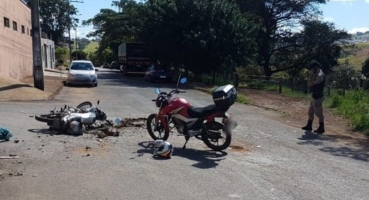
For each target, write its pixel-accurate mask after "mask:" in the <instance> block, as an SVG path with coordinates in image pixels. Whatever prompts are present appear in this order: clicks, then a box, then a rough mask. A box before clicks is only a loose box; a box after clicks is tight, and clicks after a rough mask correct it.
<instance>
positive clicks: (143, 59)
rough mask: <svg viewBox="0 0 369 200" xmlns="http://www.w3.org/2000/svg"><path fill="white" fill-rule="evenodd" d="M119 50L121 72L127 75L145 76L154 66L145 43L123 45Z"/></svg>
mask: <svg viewBox="0 0 369 200" xmlns="http://www.w3.org/2000/svg"><path fill="white" fill-rule="evenodd" d="M118 48H119V49H118V62H119V65H120V70H121V71H122V72H123V73H124V74H125V75H133V74H136V75H144V74H145V71H146V70H147V67H148V66H150V65H151V64H152V60H151V59H150V57H149V55H148V52H147V50H146V48H145V45H144V44H143V43H122V44H121V45H119V47H118Z"/></svg>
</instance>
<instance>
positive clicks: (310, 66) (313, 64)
mask: <svg viewBox="0 0 369 200" xmlns="http://www.w3.org/2000/svg"><path fill="white" fill-rule="evenodd" d="M315 67H320V64H319V63H318V62H317V61H312V62H311V63H310V64H309V69H313V68H315Z"/></svg>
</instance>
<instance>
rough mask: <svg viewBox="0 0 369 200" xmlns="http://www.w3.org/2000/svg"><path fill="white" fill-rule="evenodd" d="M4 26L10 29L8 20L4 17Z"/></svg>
mask: <svg viewBox="0 0 369 200" xmlns="http://www.w3.org/2000/svg"><path fill="white" fill-rule="evenodd" d="M4 26H5V27H8V28H10V21H9V18H6V17H4Z"/></svg>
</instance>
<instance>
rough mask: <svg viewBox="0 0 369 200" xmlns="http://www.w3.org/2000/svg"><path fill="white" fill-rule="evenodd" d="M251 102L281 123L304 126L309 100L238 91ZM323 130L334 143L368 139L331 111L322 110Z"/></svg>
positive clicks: (250, 90)
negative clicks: (278, 114) (279, 115)
mask: <svg viewBox="0 0 369 200" xmlns="http://www.w3.org/2000/svg"><path fill="white" fill-rule="evenodd" d="M239 91H240V92H241V93H243V94H245V95H246V96H247V97H248V98H250V100H251V101H252V105H255V106H258V107H262V108H265V109H271V110H274V111H277V112H279V113H280V114H281V117H278V118H274V119H275V120H278V121H280V122H282V123H285V124H288V125H291V126H294V127H296V128H300V127H302V126H304V125H305V124H306V121H307V112H308V108H309V100H308V99H309V98H307V99H301V98H291V97H286V96H283V95H281V94H278V93H277V92H271V91H262V90H254V89H240V90H239ZM324 115H325V126H326V127H325V128H326V133H325V134H324V135H326V136H327V137H331V138H334V139H335V141H345V142H351V143H353V144H360V145H362V144H364V142H363V141H366V140H368V138H367V137H366V136H365V135H363V134H361V133H358V132H355V131H353V130H352V127H351V126H350V121H349V120H348V119H345V118H343V117H340V116H337V115H334V114H333V112H332V110H330V109H329V108H324ZM317 126H318V120H315V121H314V128H317Z"/></svg>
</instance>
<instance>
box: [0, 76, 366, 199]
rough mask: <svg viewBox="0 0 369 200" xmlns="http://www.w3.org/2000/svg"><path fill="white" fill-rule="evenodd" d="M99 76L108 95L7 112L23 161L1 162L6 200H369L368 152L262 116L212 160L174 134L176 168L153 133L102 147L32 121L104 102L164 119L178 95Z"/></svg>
mask: <svg viewBox="0 0 369 200" xmlns="http://www.w3.org/2000/svg"><path fill="white" fill-rule="evenodd" d="M98 76H99V86H98V87H96V88H85V87H65V88H64V89H63V90H62V91H61V94H60V95H59V96H57V99H56V100H53V101H44V102H9V103H5V102H1V103H0V111H1V115H0V126H3V127H8V128H9V129H10V130H11V132H12V133H13V134H14V137H13V138H12V141H10V142H4V143H0V155H9V154H17V155H18V156H19V159H16V160H15V159H14V160H0V173H1V175H0V177H1V178H0V199H6V200H11V199H17V200H18V199H37V200H41V199H54V200H58V199H63V200H65V199H345V200H346V199H368V196H369V190H368V188H369V163H368V161H369V153H368V150H367V149H364V148H363V147H362V146H360V144H357V145H356V146H352V145H350V146H349V145H347V144H342V143H340V142H337V141H336V139H337V138H335V137H333V136H329V135H322V136H315V135H305V133H304V132H303V131H301V130H299V129H297V128H294V127H290V126H287V125H285V124H282V123H279V122H277V121H276V120H274V119H273V117H276V116H278V115H277V114H276V113H271V112H269V111H265V110H263V109H260V108H256V107H252V106H245V105H241V104H235V105H234V106H233V107H232V109H231V110H230V112H232V113H233V115H234V117H235V119H236V120H237V121H238V127H237V128H236V129H235V130H234V135H233V136H234V137H233V142H232V144H231V145H232V147H231V148H230V149H228V150H227V151H225V152H218V153H215V152H212V151H209V149H208V148H207V147H206V146H205V145H204V144H203V143H202V142H201V141H199V140H196V139H191V140H190V141H189V143H188V145H187V149H185V150H183V149H181V147H182V145H183V144H184V138H183V137H181V136H178V135H177V134H176V133H174V134H172V135H171V136H170V137H169V140H168V141H169V142H171V143H172V144H173V145H174V146H175V147H176V148H175V150H174V154H173V157H172V159H170V160H163V159H154V158H153V157H152V152H153V150H152V149H150V148H149V147H148V146H149V145H148V144H149V143H150V142H151V141H152V140H151V138H150V136H149V135H148V134H147V131H146V130H145V129H144V128H141V129H140V128H135V129H127V130H126V131H124V133H123V134H121V135H120V136H119V137H107V138H104V139H102V141H97V139H96V137H95V136H92V135H88V134H85V135H83V136H80V137H73V136H67V135H50V134H44V133H41V132H40V129H43V128H46V126H45V125H44V124H42V123H40V122H37V121H36V120H35V119H34V118H32V117H30V115H35V114H41V113H45V112H46V113H47V112H48V111H49V110H51V109H52V108H54V107H60V106H63V105H64V104H68V105H77V104H78V103H80V102H82V101H87V100H88V101H93V102H96V101H97V100H100V101H101V108H102V109H103V110H104V111H106V113H107V115H108V117H109V118H111V119H115V118H117V117H119V118H135V117H147V116H148V115H149V114H150V113H153V112H156V108H155V106H154V103H153V102H151V99H152V98H155V97H156V94H155V93H154V89H155V87H160V88H161V89H162V90H169V89H170V87H172V85H170V84H165V83H146V82H144V81H143V78H134V77H130V78H127V77H124V76H122V75H121V74H120V73H118V72H116V71H107V70H100V71H99V75H98ZM181 96H182V97H184V98H186V99H187V100H188V101H189V102H191V103H192V104H193V105H195V106H206V105H208V104H210V103H211V102H212V99H211V97H210V96H209V95H206V94H204V93H201V92H198V91H193V90H187V93H185V94H181ZM14 139H19V140H20V142H19V143H14V142H13V141H14ZM87 146H88V147H90V149H88V150H86V147H87ZM87 154H89V156H87ZM10 174H12V175H10Z"/></svg>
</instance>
